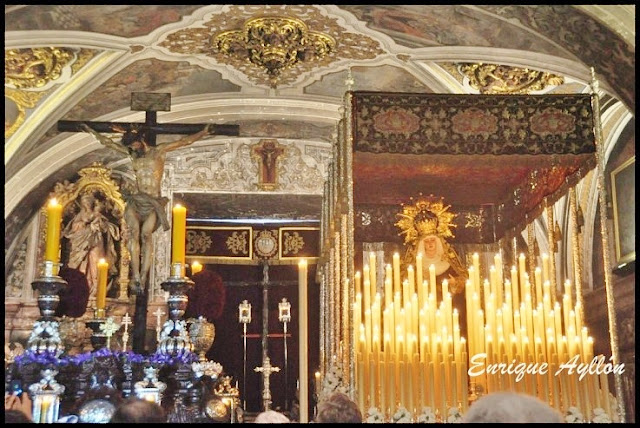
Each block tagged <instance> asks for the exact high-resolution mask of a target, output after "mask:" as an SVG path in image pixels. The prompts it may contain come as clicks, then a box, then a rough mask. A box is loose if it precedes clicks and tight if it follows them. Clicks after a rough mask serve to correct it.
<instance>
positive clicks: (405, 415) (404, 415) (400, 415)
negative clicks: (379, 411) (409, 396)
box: [391, 407, 413, 424]
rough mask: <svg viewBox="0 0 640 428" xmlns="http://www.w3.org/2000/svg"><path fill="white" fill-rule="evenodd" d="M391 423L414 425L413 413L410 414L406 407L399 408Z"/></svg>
mask: <svg viewBox="0 0 640 428" xmlns="http://www.w3.org/2000/svg"><path fill="white" fill-rule="evenodd" d="M391 422H393V423H394V424H410V423H413V421H412V420H411V413H409V411H408V410H407V409H406V408H404V407H400V408H398V410H396V412H395V413H394V414H393V416H392V417H391Z"/></svg>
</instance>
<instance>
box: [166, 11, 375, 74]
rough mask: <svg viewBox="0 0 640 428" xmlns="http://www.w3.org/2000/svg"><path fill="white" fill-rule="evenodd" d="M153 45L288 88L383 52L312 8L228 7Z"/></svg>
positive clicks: (365, 38)
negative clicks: (311, 74)
mask: <svg viewBox="0 0 640 428" xmlns="http://www.w3.org/2000/svg"><path fill="white" fill-rule="evenodd" d="M293 17H295V18H293ZM310 23H312V24H310ZM158 46H159V47H161V48H165V49H167V50H169V51H170V52H172V53H177V54H183V55H185V56H193V55H205V56H208V57H211V58H213V59H214V60H215V61H216V62H217V63H218V64H226V65H229V66H231V67H233V68H234V69H236V70H238V71H240V72H241V73H243V74H244V75H246V76H247V77H248V78H249V80H251V81H252V82H253V83H255V84H257V85H264V86H268V87H274V85H277V86H278V87H282V86H286V85H290V84H292V83H293V82H295V81H296V80H298V79H299V78H300V76H301V75H303V74H304V73H307V72H310V71H312V70H314V69H316V68H320V67H327V66H329V65H330V64H332V63H334V62H336V61H339V60H342V59H350V60H368V59H373V58H376V57H377V56H379V55H382V54H385V53H386V52H385V51H383V50H382V48H381V46H380V44H379V43H378V42H377V41H376V40H374V39H372V38H370V37H368V36H365V35H362V34H357V33H355V32H350V31H349V30H347V29H345V28H344V27H343V26H342V25H340V24H338V22H337V19H336V18H331V17H328V16H326V15H325V14H323V13H321V11H320V10H319V9H318V8H317V7H315V6H313V5H232V6H229V7H228V10H225V12H224V13H220V14H213V15H210V16H209V17H208V18H207V20H205V21H204V22H196V23H194V25H193V26H192V27H191V28H186V29H182V30H178V31H176V32H174V33H171V34H169V35H168V36H167V37H166V38H165V39H164V40H163V41H162V42H160V43H159V45H158Z"/></svg>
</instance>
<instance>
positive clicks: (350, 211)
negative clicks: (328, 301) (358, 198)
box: [342, 91, 356, 398]
mask: <svg viewBox="0 0 640 428" xmlns="http://www.w3.org/2000/svg"><path fill="white" fill-rule="evenodd" d="M352 99H353V95H352V93H351V92H350V91H347V93H346V94H345V111H344V117H345V122H344V128H345V129H344V139H343V144H344V150H343V151H342V153H343V154H344V157H345V159H344V161H345V163H344V166H345V168H344V180H345V188H346V189H345V190H346V192H345V193H346V195H345V196H346V204H347V206H346V211H347V273H348V279H349V284H353V277H354V264H353V262H354V254H355V250H354V236H353V235H354V216H355V214H354V208H353V129H352V126H353V118H352V117H351V112H352V109H351V104H352V102H353V101H352ZM354 300H355V295H354V289H353V286H350V287H349V319H353V305H352V302H353V301H354ZM351 327H352V329H354V328H355V326H351ZM350 337H351V340H350V341H349V356H350V359H349V367H348V368H347V367H343V369H344V370H345V371H346V370H347V369H348V372H349V374H348V377H347V378H348V379H349V391H350V392H351V394H350V395H351V398H355V397H354V394H355V376H351V373H355V364H356V362H355V359H356V351H355V346H354V341H355V337H356V334H355V331H353V330H352V331H351V336H350Z"/></svg>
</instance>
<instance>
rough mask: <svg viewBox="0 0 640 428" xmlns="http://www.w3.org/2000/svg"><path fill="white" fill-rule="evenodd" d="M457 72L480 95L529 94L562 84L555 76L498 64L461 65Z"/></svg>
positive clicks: (562, 80)
mask: <svg viewBox="0 0 640 428" xmlns="http://www.w3.org/2000/svg"><path fill="white" fill-rule="evenodd" d="M458 70H459V72H460V74H462V75H463V76H465V77H467V78H468V79H469V85H470V86H471V87H472V88H475V89H477V90H478V91H480V93H481V94H529V93H531V92H535V91H541V90H543V89H545V88H546V87H547V86H558V85H562V84H563V83H564V78H563V77H562V76H558V75H556V74H552V73H548V72H544V71H538V70H530V69H528V68H520V67H510V66H508V65H500V64H483V63H477V64H470V63H461V64H459V65H458Z"/></svg>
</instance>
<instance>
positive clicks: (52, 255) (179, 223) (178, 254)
mask: <svg viewBox="0 0 640 428" xmlns="http://www.w3.org/2000/svg"><path fill="white" fill-rule="evenodd" d="M62 211H63V207H62V204H61V203H60V202H58V200H57V199H56V198H52V199H50V200H49V203H48V204H47V207H46V212H47V228H46V243H45V257H44V258H45V266H46V265H47V263H46V262H49V264H51V265H52V268H53V270H52V272H45V275H57V274H58V272H59V266H60V233H61V225H62ZM172 226H173V227H172V236H171V241H172V250H171V265H172V266H179V267H180V269H181V270H180V272H172V274H173V275H174V276H175V275H178V276H185V267H186V260H185V259H186V256H185V246H186V228H187V209H186V208H185V207H184V206H182V205H180V204H176V205H175V206H174V207H173V209H172ZM97 268H98V285H97V289H96V317H98V318H103V317H104V316H105V310H106V309H105V308H106V301H107V279H108V271H109V263H108V262H107V261H106V260H105V259H103V258H101V259H100V260H99V261H98V263H97ZM201 270H202V265H201V264H200V263H199V262H193V263H192V264H191V273H192V274H195V273H197V272H199V271H201Z"/></svg>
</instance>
